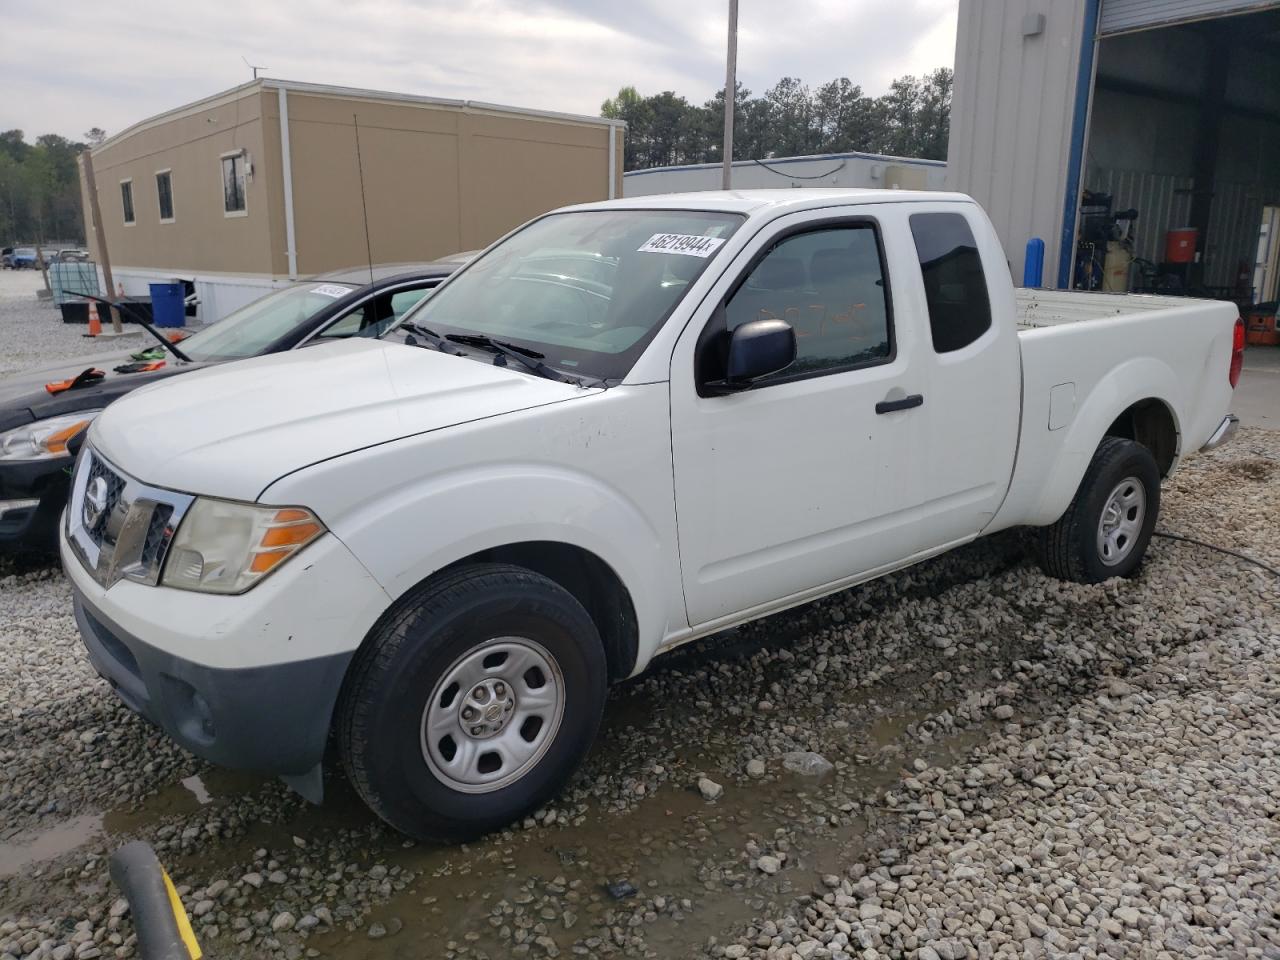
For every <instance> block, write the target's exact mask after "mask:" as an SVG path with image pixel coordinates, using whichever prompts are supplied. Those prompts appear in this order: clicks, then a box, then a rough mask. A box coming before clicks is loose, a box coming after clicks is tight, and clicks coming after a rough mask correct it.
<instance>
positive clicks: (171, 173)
mask: <svg viewBox="0 0 1280 960" xmlns="http://www.w3.org/2000/svg"><path fill="white" fill-rule="evenodd" d="M624 131H625V125H624V124H623V123H621V122H620V121H615V120H608V119H603V118H600V117H587V116H576V115H571V114H564V113H551V112H545V111H536V110H525V109H521V108H518V107H504V106H498V105H496V104H489V103H478V102H475V101H471V100H445V99H439V98H434V97H420V96H410V95H406V94H396V93H385V92H379V91H374V90H357V89H350V88H345V87H333V86H325V85H320V84H312V83H295V82H290V81H284V80H272V79H266V78H262V79H258V80H255V81H253V82H251V83H247V84H244V85H243V86H239V87H236V88H234V89H232V90H228V91H226V92H224V93H219V94H216V95H215V96H212V97H208V98H207V99H204V100H199V101H197V102H195V103H191V104H188V105H186V106H183V107H178V108H176V109H173V110H170V111H168V112H166V113H162V114H160V115H158V116H155V117H152V118H150V119H148V120H143V121H142V122H140V123H137V124H134V125H133V126H132V127H129V128H128V129H127V130H124V131H122V132H121V133H119V134H117V135H115V136H113V137H111V138H110V139H109V140H107V141H105V142H104V143H102V144H101V145H100V146H97V147H95V148H93V151H92V157H93V168H94V179H95V180H96V182H97V188H98V200H99V204H100V211H101V216H102V225H103V229H104V233H105V236H106V242H107V247H108V251H109V253H110V257H111V265H112V270H113V273H114V278H115V280H116V281H117V282H118V283H120V284H123V286H124V289H125V293H126V294H128V295H139V294H145V293H146V288H147V284H148V283H151V282H155V281H158V280H168V279H170V278H180V279H183V280H185V281H188V282H189V283H191V284H193V285H194V289H195V293H196V294H197V296H198V297H199V299H200V316H201V319H202V320H203V321H205V322H212V321H215V320H218V319H221V318H222V317H223V316H225V315H226V314H227V313H229V312H231V311H232V310H234V309H236V308H237V307H239V306H241V305H242V304H244V303H246V302H248V301H249V300H252V299H255V298H256V297H258V296H261V295H262V294H263V293H265V292H267V291H268V290H269V289H271V288H272V287H276V286H280V285H282V284H285V283H288V282H289V281H290V280H293V279H297V278H299V277H308V276H313V275H315V274H318V273H323V272H326V271H331V270H338V269H342V268H346V267H352V266H357V265H361V264H364V263H366V262H368V261H369V260H370V259H371V260H372V262H374V263H400V262H417V261H424V260H433V259H436V258H439V257H443V256H447V255H449V254H452V253H456V252H458V251H462V250H469V249H474V248H477V247H483V246H485V245H486V244H488V243H490V242H492V241H493V240H495V239H497V238H498V237H500V236H502V235H503V234H504V233H506V232H507V231H508V230H510V229H512V228H513V227H515V226H517V225H518V224H520V223H522V222H523V221H525V220H527V219H529V218H530V217H533V216H536V215H538V214H540V213H544V212H546V211H547V210H551V209H553V208H555V207H558V206H562V205H564V204H568V203H578V202H585V201H592V200H602V199H606V198H609V197H614V196H620V195H621V192H622V156H623V151H622V137H623V135H624ZM362 182H363V187H362ZM81 189H82V191H83V192H84V195H85V201H86V202H85V204H84V209H85V217H86V220H87V221H88V222H86V230H85V233H86V236H87V237H88V238H89V242H90V247H91V250H92V253H93V255H94V258H95V259H97V260H99V262H100V261H101V257H100V253H99V250H98V249H97V242H96V239H95V233H94V225H93V223H92V222H91V218H92V214H91V212H90V210H91V205H90V204H89V202H88V188H87V185H86V184H85V180H84V176H83V170H82V175H81ZM362 190H363V199H362ZM366 226H367V230H368V233H367V240H366Z"/></svg>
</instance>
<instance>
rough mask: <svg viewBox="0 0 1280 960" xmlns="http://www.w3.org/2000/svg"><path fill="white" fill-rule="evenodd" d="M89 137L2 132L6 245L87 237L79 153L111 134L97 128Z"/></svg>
mask: <svg viewBox="0 0 1280 960" xmlns="http://www.w3.org/2000/svg"><path fill="white" fill-rule="evenodd" d="M84 136H85V141H84V142H82V141H79V140H68V139H67V138H66V137H62V136H59V135H58V134H56V133H46V134H42V135H41V136H38V137H36V142H35V143H27V141H26V137H25V135H24V134H23V131H21V130H17V129H14V130H4V131H0V241H3V243H4V245H5V246H9V245H10V244H16V243H35V242H43V241H46V240H49V241H52V240H67V241H77V242H80V243H83V242H84V215H83V213H82V212H81V207H80V171H79V167H78V165H77V163H76V158H77V157H78V156H79V155H80V152H81V151H82V150H84V149H85V147H86V146H92V145H95V144H98V143H101V142H102V141H103V140H104V139H105V138H106V134H105V133H104V132H103V131H102V130H100V129H99V128H97V127H94V128H93V129H92V130H90V131H88V132H87V133H86V134H85V135H84Z"/></svg>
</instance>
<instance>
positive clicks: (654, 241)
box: [636, 233, 724, 259]
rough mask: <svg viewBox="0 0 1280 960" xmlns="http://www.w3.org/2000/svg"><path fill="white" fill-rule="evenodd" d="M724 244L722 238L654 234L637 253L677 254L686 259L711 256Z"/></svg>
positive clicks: (680, 234)
mask: <svg viewBox="0 0 1280 960" xmlns="http://www.w3.org/2000/svg"><path fill="white" fill-rule="evenodd" d="M722 243H724V238H723V237H699V236H693V235H690V234H687V233H655V234H654V235H653V236H652V237H650V238H649V239H648V240H646V241H645V242H644V243H643V244H641V245H640V247H639V249H638V250H637V251H636V252H637V253H678V254H681V255H682V256H686V257H702V258H704V259H705V258H707V257H709V256H711V255H712V254H713V253H715V252H716V250H718V249H719V248H720V244H722Z"/></svg>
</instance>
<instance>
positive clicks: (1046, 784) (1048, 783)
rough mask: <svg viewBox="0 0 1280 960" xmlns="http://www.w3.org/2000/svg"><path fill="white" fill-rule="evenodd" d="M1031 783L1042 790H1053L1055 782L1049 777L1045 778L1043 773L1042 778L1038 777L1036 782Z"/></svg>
mask: <svg viewBox="0 0 1280 960" xmlns="http://www.w3.org/2000/svg"><path fill="white" fill-rule="evenodd" d="M1031 782H1032V783H1034V784H1035V785H1036V786H1037V787H1039V788H1040V789H1041V790H1052V789H1053V780H1051V779H1050V778H1049V777H1047V776H1045V775H1044V774H1043V773H1042V774H1040V776H1038V777H1036V778H1035V779H1034V780H1032V781H1031Z"/></svg>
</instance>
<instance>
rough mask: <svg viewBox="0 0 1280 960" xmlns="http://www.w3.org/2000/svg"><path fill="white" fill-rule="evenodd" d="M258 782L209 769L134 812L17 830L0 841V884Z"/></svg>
mask: <svg viewBox="0 0 1280 960" xmlns="http://www.w3.org/2000/svg"><path fill="white" fill-rule="evenodd" d="M261 782H262V778H261V777H255V776H253V775H249V774H242V773H238V772H236V771H231V770H221V769H216V768H210V769H207V770H204V771H202V772H201V773H198V774H193V775H191V776H189V777H185V778H183V779H182V780H180V781H179V782H178V783H175V784H171V785H170V786H168V787H165V788H164V789H162V790H160V791H159V792H157V793H155V794H153V795H152V796H150V797H148V798H147V799H146V800H144V801H143V802H142V803H141V804H139V805H138V806H136V807H120V808H117V809H114V810H108V811H106V812H105V813H102V812H98V813H82V814H77V815H75V816H72V817H68V818H66V819H62V820H51V821H50V822H49V823H47V824H45V825H42V826H39V827H35V828H33V829H30V830H23V831H20V832H18V833H15V834H13V835H12V836H9V837H6V838H4V839H3V840H0V879H3V878H5V877H10V876H14V875H15V874H18V873H20V872H22V871H24V870H26V869H28V868H30V867H37V868H38V867H39V865H40V864H42V863H44V862H45V861H48V860H54V859H56V858H58V857H61V856H63V855H64V854H68V853H72V852H73V851H75V850H77V849H79V848H80V847H83V846H86V845H88V844H90V843H96V842H98V841H101V840H103V839H104V838H106V839H108V840H109V839H110V838H111V837H115V836H125V835H128V834H134V833H137V832H139V831H145V830H146V829H147V828H148V827H150V826H153V825H155V824H157V823H159V822H160V821H162V820H164V819H167V818H170V817H181V816H186V815H189V814H192V813H195V812H196V811H198V810H200V809H201V808H202V807H206V806H208V805H210V804H214V803H216V802H218V801H219V800H220V799H223V798H226V797H231V796H234V795H236V794H239V793H242V792H244V791H245V790H246V789H249V788H251V787H253V786H255V785H257V784H260V783H261Z"/></svg>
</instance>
